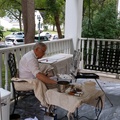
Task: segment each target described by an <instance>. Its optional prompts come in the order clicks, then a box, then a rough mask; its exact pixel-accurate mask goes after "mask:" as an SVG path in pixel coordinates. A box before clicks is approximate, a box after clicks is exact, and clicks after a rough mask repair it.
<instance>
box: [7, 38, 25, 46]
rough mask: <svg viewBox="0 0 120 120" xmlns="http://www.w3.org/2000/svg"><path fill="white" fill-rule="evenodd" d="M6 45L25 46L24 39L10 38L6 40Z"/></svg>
mask: <svg viewBox="0 0 120 120" xmlns="http://www.w3.org/2000/svg"><path fill="white" fill-rule="evenodd" d="M5 44H6V45H7V46H14V45H22V44H24V38H23V37H10V38H6V39H5Z"/></svg>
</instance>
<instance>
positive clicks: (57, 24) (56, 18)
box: [54, 15, 62, 38]
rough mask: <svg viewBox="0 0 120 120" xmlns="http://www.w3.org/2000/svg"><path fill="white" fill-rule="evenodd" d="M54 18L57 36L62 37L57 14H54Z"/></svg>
mask: <svg viewBox="0 0 120 120" xmlns="http://www.w3.org/2000/svg"><path fill="white" fill-rule="evenodd" d="M54 19H55V24H56V28H57V32H58V37H59V38H62V32H61V28H60V22H59V15H55V16H54Z"/></svg>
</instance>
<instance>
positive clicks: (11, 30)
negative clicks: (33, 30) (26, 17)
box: [9, 28, 20, 32]
mask: <svg viewBox="0 0 120 120" xmlns="http://www.w3.org/2000/svg"><path fill="white" fill-rule="evenodd" d="M9 31H10V32H19V31H20V29H18V28H12V29H10V30H9Z"/></svg>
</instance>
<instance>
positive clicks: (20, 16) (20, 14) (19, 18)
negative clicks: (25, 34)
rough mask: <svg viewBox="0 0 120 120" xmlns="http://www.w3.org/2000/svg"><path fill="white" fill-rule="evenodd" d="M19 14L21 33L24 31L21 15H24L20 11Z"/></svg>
mask: <svg viewBox="0 0 120 120" xmlns="http://www.w3.org/2000/svg"><path fill="white" fill-rule="evenodd" d="M19 13H20V14H19V19H18V20H19V27H20V31H22V19H21V14H22V13H21V11H19Z"/></svg>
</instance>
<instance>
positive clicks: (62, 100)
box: [46, 89, 104, 119]
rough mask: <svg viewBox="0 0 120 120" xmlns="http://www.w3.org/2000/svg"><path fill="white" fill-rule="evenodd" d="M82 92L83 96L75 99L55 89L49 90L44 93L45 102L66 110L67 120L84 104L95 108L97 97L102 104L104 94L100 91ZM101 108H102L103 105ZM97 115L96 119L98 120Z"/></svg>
mask: <svg viewBox="0 0 120 120" xmlns="http://www.w3.org/2000/svg"><path fill="white" fill-rule="evenodd" d="M91 90H92V89H91ZM83 92H84V94H83V95H82V96H80V97H77V96H73V95H68V94H67V93H60V92H58V91H57V89H49V90H47V92H46V101H47V103H48V104H49V105H55V106H58V107H61V108H63V109H65V110H67V111H68V115H67V116H68V119H69V116H70V114H71V113H74V112H75V110H76V109H77V108H78V107H80V106H81V105H82V104H85V103H86V104H90V105H93V106H96V103H97V102H98V98H99V97H100V98H101V101H102V103H104V93H103V92H102V91H101V90H97V89H94V90H92V91H91V92H90V90H86V91H84V90H83ZM90 93H92V94H90ZM101 106H102V107H103V104H102V105H101ZM101 109H102V108H101ZM99 115H100V114H99ZM99 115H98V116H96V117H97V118H98V117H99ZM77 116H78V115H77Z"/></svg>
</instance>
